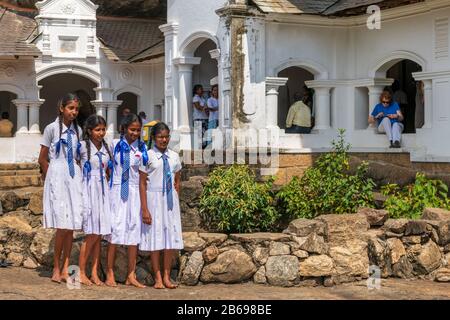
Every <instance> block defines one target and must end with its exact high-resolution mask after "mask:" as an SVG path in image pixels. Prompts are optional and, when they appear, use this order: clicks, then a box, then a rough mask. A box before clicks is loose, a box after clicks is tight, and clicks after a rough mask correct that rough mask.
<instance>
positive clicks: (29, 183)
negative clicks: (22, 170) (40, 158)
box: [0, 175, 41, 190]
mask: <svg viewBox="0 0 450 320" xmlns="http://www.w3.org/2000/svg"><path fill="white" fill-rule="evenodd" d="M39 186H41V175H28V176H24V175H17V176H0V189H3V190H4V189H16V188H25V187H39Z"/></svg>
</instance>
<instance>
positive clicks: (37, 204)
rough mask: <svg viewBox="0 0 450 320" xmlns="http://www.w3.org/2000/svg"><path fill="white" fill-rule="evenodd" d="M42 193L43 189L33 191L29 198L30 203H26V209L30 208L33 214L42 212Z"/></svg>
mask: <svg viewBox="0 0 450 320" xmlns="http://www.w3.org/2000/svg"><path fill="white" fill-rule="evenodd" d="M43 195H44V191H43V190H40V191H39V192H37V193H33V195H32V196H31V198H30V203H29V204H28V210H30V211H31V212H32V213H33V214H34V215H42V214H43V212H44V209H43V204H42V200H43Z"/></svg>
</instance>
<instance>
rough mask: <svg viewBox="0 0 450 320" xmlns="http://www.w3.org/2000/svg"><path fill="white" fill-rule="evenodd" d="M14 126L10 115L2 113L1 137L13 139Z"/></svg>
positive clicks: (0, 123)
mask: <svg viewBox="0 0 450 320" xmlns="http://www.w3.org/2000/svg"><path fill="white" fill-rule="evenodd" d="M13 128H14V124H13V123H12V122H11V121H10V120H9V113H8V112H3V113H2V120H0V137H12V130H13Z"/></svg>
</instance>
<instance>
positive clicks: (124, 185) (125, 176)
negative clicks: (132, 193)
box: [120, 148, 130, 201]
mask: <svg viewBox="0 0 450 320" xmlns="http://www.w3.org/2000/svg"><path fill="white" fill-rule="evenodd" d="M129 182H130V149H129V148H127V149H126V150H124V154H123V165H122V181H121V186H120V197H121V198H122V200H123V201H127V200H128V187H129Z"/></svg>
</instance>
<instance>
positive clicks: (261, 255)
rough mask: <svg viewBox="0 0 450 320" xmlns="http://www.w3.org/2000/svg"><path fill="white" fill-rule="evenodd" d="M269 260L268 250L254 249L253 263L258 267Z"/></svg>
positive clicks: (262, 248)
mask: <svg viewBox="0 0 450 320" xmlns="http://www.w3.org/2000/svg"><path fill="white" fill-rule="evenodd" d="M268 258H269V249H268V248H264V247H256V248H255V250H254V251H253V261H255V263H256V264H258V265H264V264H266V262H267V259H268Z"/></svg>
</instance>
